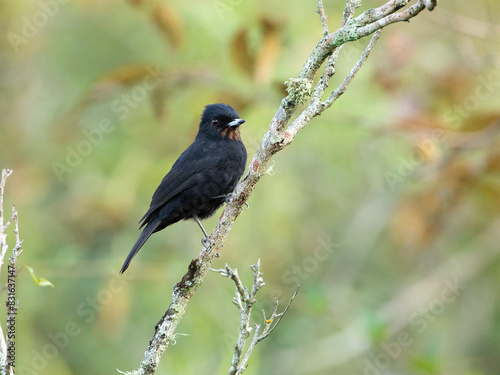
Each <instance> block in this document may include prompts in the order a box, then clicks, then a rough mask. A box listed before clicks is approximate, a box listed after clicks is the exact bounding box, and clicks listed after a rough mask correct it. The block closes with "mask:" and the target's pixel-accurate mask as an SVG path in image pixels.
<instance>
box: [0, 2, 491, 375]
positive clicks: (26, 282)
mask: <svg viewBox="0 0 500 375" xmlns="http://www.w3.org/2000/svg"><path fill="white" fill-rule="evenodd" d="M364 3H365V4H364V7H363V8H362V10H363V9H367V8H369V7H374V6H378V5H380V4H381V3H382V2H376V1H365V2H364ZM343 5H344V4H343V3H342V2H340V1H337V2H333V1H326V2H325V7H326V10H327V13H328V15H329V23H330V29H331V31H333V30H334V29H335V27H336V25H338V24H339V20H340V18H341V15H342V11H343ZM315 9H316V4H315V2H312V1H311V2H290V3H288V4H286V6H285V5H284V3H277V2H274V3H273V2H263V1H258V2H247V1H225V0H217V1H214V0H210V1H202V2H197V3H196V4H195V3H192V2H182V1H173V2H162V1H159V0H158V1H153V0H151V1H146V0H134V1H132V0H131V1H129V2H126V1H114V0H112V1H98V0H86V1H82V0H74V1H70V2H67V1H61V2H59V1H56V0H53V1H50V0H45V1H40V2H32V1H25V0H22V1H21V0H20V1H15V2H14V1H9V2H7V1H3V2H0V35H1V38H0V66H1V69H0V114H1V115H0V166H1V167H2V168H11V169H14V174H13V175H12V176H11V177H10V179H9V180H8V184H7V191H6V206H7V207H9V206H10V204H12V203H15V204H16V208H17V209H18V211H19V217H20V219H19V220H20V230H21V237H22V238H23V239H24V243H23V245H24V252H23V253H22V255H21V257H20V260H19V263H20V264H19V265H20V266H22V265H23V264H27V265H30V266H32V267H33V268H34V270H35V272H36V274H37V276H39V277H44V278H47V279H48V280H50V281H51V282H52V283H54V285H55V287H54V288H40V287H38V286H36V285H35V284H34V283H33V281H32V280H31V277H30V275H29V273H28V272H26V271H23V272H21V273H20V275H19V276H18V279H17V294H18V298H19V300H20V304H19V313H18V316H17V340H16V343H17V362H16V368H17V372H16V374H23V373H24V374H51V375H68V374H72V375H80V374H111V373H116V368H118V369H120V370H130V369H134V368H137V366H138V364H139V362H140V361H141V359H142V355H143V352H144V350H145V348H146V346H147V344H148V342H149V339H150V338H151V336H152V334H153V330H154V326H155V324H156V322H157V321H158V320H159V319H160V317H161V316H162V314H163V313H164V311H165V310H166V308H167V306H168V304H169V302H170V295H171V291H172V285H173V284H174V283H175V282H177V281H178V280H179V279H180V277H181V276H182V275H183V274H184V272H185V271H186V268H187V265H188V263H189V261H190V260H191V259H192V258H193V257H195V256H196V254H197V253H198V251H199V250H200V247H201V245H200V238H201V235H200V231H199V229H198V228H197V225H196V224H194V223H193V222H183V223H179V224H176V225H175V226H173V227H171V228H168V229H166V230H165V231H163V232H161V233H159V234H156V235H155V236H153V237H152V238H151V239H150V241H149V242H148V243H147V245H146V246H145V247H144V248H143V250H142V251H141V252H140V254H139V255H138V257H137V258H136V259H134V262H133V263H132V266H131V268H130V269H129V270H128V271H127V272H126V274H125V275H124V276H118V274H117V271H118V270H119V269H120V266H121V264H122V262H123V260H124V258H125V256H126V254H127V253H128V251H129V249H130V247H131V246H132V244H133V243H134V241H135V240H136V238H137V236H138V234H139V232H138V231H137V226H136V223H137V221H138V220H139V219H140V218H141V216H142V215H143V213H144V212H145V210H146V208H147V207H148V204H149V202H150V198H151V195H152V193H153V191H154V189H155V188H156V186H157V184H158V183H159V181H160V180H161V178H162V177H163V176H164V174H165V173H166V172H167V171H168V170H169V168H170V166H171V165H172V163H173V162H174V161H175V159H176V157H177V156H178V155H179V154H180V152H182V151H183V150H184V149H185V148H186V147H187V146H188V145H189V144H190V142H191V141H192V140H193V138H194V136H195V134H196V131H197V124H198V121H199V116H200V114H201V112H202V110H203V106H204V105H205V104H209V103H215V102H225V103H228V104H231V105H233V106H234V107H235V108H236V109H237V110H238V111H239V113H240V116H241V117H242V118H244V119H246V120H247V122H246V123H245V125H244V126H243V127H242V136H243V139H244V141H245V143H246V145H247V149H248V151H249V155H250V156H251V155H253V152H254V151H255V150H256V148H257V146H258V144H259V141H260V139H261V137H262V135H263V133H264V132H265V130H266V129H267V127H268V125H269V122H270V119H271V118H272V116H273V114H274V112H275V111H276V109H277V108H278V105H279V103H280V100H281V98H282V97H283V95H284V90H283V82H284V81H285V80H287V79H288V78H290V77H295V76H297V74H298V73H299V71H300V68H301V67H302V64H303V63H304V61H305V59H306V57H307V56H308V54H309V53H310V51H311V50H312V48H313V47H314V45H315V44H316V42H317V41H318V39H319V38H320V37H321V27H320V23H319V17H318V15H317V14H316V13H315ZM499 13H500V4H499V3H498V2H497V1H494V0H481V1H477V2H446V1H441V2H440V5H439V6H438V8H436V10H435V11H434V12H432V13H429V12H424V13H423V14H421V15H419V16H418V17H416V18H415V19H413V20H412V22H411V23H410V24H397V25H393V26H390V27H388V28H387V29H386V30H385V31H384V32H383V33H382V36H381V40H380V42H379V44H378V45H377V46H376V48H375V50H374V51H373V53H372V55H371V56H370V59H369V60H368V62H367V64H366V66H365V67H364V68H363V69H362V71H361V72H360V74H359V75H358V77H356V79H355V80H354V82H353V83H352V85H351V86H350V87H349V89H348V91H347V93H346V94H345V95H344V96H343V97H342V98H341V99H340V100H339V101H338V102H337V103H336V104H335V105H334V107H333V108H331V109H330V110H328V111H327V112H325V113H324V114H323V115H322V116H321V117H319V118H315V119H314V120H313V121H312V122H311V124H310V126H309V127H307V128H306V129H305V130H304V131H303V132H302V133H300V134H299V136H298V137H297V138H296V140H295V141H294V143H293V144H292V145H291V146H290V147H288V148H286V149H285V150H284V151H283V152H280V153H279V154H278V155H276V157H275V158H274V164H273V169H272V171H271V170H270V171H269V175H266V176H265V177H264V178H263V179H262V180H261V182H260V183H259V184H258V186H257V188H256V190H255V191H254V193H253V194H252V196H251V198H250V200H249V204H250V209H248V210H245V211H244V212H243V214H242V215H241V216H240V217H239V218H238V220H237V222H236V224H235V226H234V229H233V231H232V232H231V234H230V236H229V238H228V241H227V243H226V246H225V248H224V249H223V251H222V252H221V257H220V259H218V260H217V261H216V263H215V264H214V267H217V268H219V267H223V265H224V263H225V262H227V263H229V264H230V265H231V266H233V267H237V268H238V269H239V272H240V275H242V276H243V278H244V280H245V281H246V282H247V283H250V280H251V271H250V269H249V266H250V265H251V264H254V263H255V262H256V260H257V259H258V258H260V259H261V262H262V270H263V272H264V278H265V281H266V287H265V288H264V289H263V290H262V291H261V294H260V301H259V305H258V306H257V307H258V308H256V309H255V310H256V311H255V317H254V321H255V322H256V323H260V322H261V321H262V318H261V313H260V310H261V309H265V310H266V311H267V312H269V311H270V309H271V306H272V303H273V299H274V298H275V297H278V298H279V299H280V302H281V303H282V304H283V305H285V304H286V302H287V300H288V298H289V297H290V296H291V295H292V293H293V291H294V288H295V286H296V284H298V283H299V282H300V284H301V292H300V294H299V295H298V297H297V299H296V300H295V301H294V303H293V305H292V307H291V310H290V311H289V313H288V314H287V316H286V317H285V319H284V320H283V321H282V323H281V324H280V326H279V327H278V329H277V330H276V331H275V332H274V333H273V335H272V336H270V337H269V338H268V339H267V340H266V341H264V342H262V343H261V344H260V345H259V346H258V348H257V350H256V351H255V352H254V354H253V355H252V358H251V360H250V366H249V368H248V369H247V371H246V372H245V373H246V374H248V375H252V374H297V375H298V374H307V375H319V374H361V373H363V374H382V373H384V374H385V373H389V372H391V373H396V374H403V373H404V374H418V375H420V374H422V375H423V374H450V373H452V374H470V375H473V374H474V375H481V374H497V373H498V368H499V367H500V362H499V357H498V352H499V351H500V340H499V338H500V332H499V330H500V320H499V315H500V310H499V304H500V303H499V300H498V283H499V281H500V280H499V277H498V275H499V274H500V273H499V261H498V259H499V258H498V254H499V251H498V250H499V245H498V243H499V239H500V238H499V237H500V226H499V221H498V220H499V208H500V199H499V193H500V174H499V168H500V151H499V150H500V148H499V144H500V140H499V137H498V129H499V118H500V111H499V109H498V103H499V99H500V94H499V93H500V90H499V88H500V74H499V68H500V55H499V53H498V51H499V47H500V43H499V41H500V31H499V26H498V17H497V15H498V14H499ZM30 24H31V26H30ZM37 25H38V26H37ZM367 42H368V40H362V41H358V42H356V43H352V44H350V45H347V46H345V49H344V54H343V55H342V57H341V59H340V61H339V65H338V69H337V74H336V77H335V78H334V83H337V84H338V83H339V82H340V81H341V80H342V79H343V77H344V75H345V73H346V72H348V71H349V70H350V68H351V66H352V64H353V63H354V62H355V61H356V60H357V57H358V56H359V54H360V52H361V51H362V49H363V48H364V46H365V45H366V43H367ZM151 70H153V71H156V70H158V71H159V72H160V73H158V74H159V76H160V77H162V81H161V82H162V83H161V84H158V85H155V87H154V89H147V90H146V89H144V87H145V86H144V81H143V80H144V79H145V78H146V77H148V75H150V72H151ZM334 83H332V85H331V88H332V89H333V88H334ZM143 94H144V95H143ZM127 98H128V99H127ZM130 98H131V99H130ZM103 121H104V125H103ZM99 126H106V127H105V131H104V130H103V129H104V128H102V127H101V128H99ZM99 129H100V130H99ZM86 134H92V135H93V137H94V138H93V139H94V144H91V146H90V148H89V147H88V145H89V144H90V143H89V141H88V138H87V136H86ZM86 146H87V148H86ZM75 152H76V154H79V156H75ZM70 155H73V156H70ZM68 158H69V159H68ZM68 161H69V163H70V164H71V165H68ZM57 163H60V164H57ZM63 164H64V165H66V169H64V170H63V169H60V168H61V165H63ZM56 169H58V172H56ZM70 170H71V171H70ZM218 216H219V214H217V215H215V216H214V217H213V218H211V219H209V220H207V222H206V224H205V227H206V228H207V230H211V229H213V228H214V227H215V224H216V221H217V218H218ZM12 239H13V235H10V236H9V240H12ZM325 249H326V250H325ZM3 277H5V272H4V274H3ZM3 281H4V280H2V282H3ZM450 285H453V287H450ZM456 285H459V286H460V289H456ZM233 294H234V288H233V285H232V283H231V282H230V281H228V280H225V279H223V278H221V277H220V276H219V275H217V274H215V273H214V274H211V275H209V276H208V277H207V279H206V281H205V283H204V284H203V286H202V287H201V288H200V289H199V292H198V293H197V294H196V296H195V298H194V299H193V300H192V303H191V305H190V307H189V310H188V312H187V314H186V317H185V318H184V320H183V321H182V323H181V325H180V326H179V329H178V332H179V333H184V334H188V336H179V337H178V338H177V343H176V344H175V345H171V346H170V347H169V349H168V351H167V353H166V355H165V356H164V358H163V360H162V362H161V364H160V368H159V370H158V374H184V375H189V374H225V373H227V370H228V368H229V364H230V360H231V356H232V346H233V345H234V341H235V338H236V335H237V330H238V322H239V316H238V313H237V310H236V308H235V307H234V306H233V305H232V303H231V298H232V297H233ZM453 297H455V298H453ZM3 298H4V297H3V296H0V299H3ZM0 311H2V315H1V318H0V319H1V321H2V324H4V323H5V315H4V312H5V306H4V305H3V304H2V306H1V308H0ZM401 335H402V336H401ZM398 348H399V349H398Z"/></svg>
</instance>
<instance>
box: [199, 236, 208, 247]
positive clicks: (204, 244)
mask: <svg viewBox="0 0 500 375" xmlns="http://www.w3.org/2000/svg"><path fill="white" fill-rule="evenodd" d="M201 244H202V245H203V247H207V245H208V237H205V238H202V239H201Z"/></svg>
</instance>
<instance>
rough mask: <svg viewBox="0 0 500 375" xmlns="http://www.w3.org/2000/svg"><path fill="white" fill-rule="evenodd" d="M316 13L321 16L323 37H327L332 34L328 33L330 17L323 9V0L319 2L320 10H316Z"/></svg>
mask: <svg viewBox="0 0 500 375" xmlns="http://www.w3.org/2000/svg"><path fill="white" fill-rule="evenodd" d="M316 13H318V14H319V17H320V19H321V28H322V29H323V36H327V35H328V34H330V33H329V32H328V17H327V16H326V14H325V8H324V7H323V0H318V9H317V10H316Z"/></svg>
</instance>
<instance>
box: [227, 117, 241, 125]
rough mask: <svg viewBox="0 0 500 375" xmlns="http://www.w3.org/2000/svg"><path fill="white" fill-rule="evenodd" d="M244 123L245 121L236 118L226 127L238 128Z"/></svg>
mask: <svg viewBox="0 0 500 375" xmlns="http://www.w3.org/2000/svg"><path fill="white" fill-rule="evenodd" d="M244 122H245V120H243V119H241V118H237V119H235V120H233V121H231V122H230V123H229V124H227V126H231V127H233V126H240V125H241V124H243V123H244Z"/></svg>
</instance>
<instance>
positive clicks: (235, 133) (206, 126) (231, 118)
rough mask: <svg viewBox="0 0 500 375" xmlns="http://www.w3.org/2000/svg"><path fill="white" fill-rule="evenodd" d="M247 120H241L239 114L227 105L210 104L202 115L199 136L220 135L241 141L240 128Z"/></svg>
mask: <svg viewBox="0 0 500 375" xmlns="http://www.w3.org/2000/svg"><path fill="white" fill-rule="evenodd" d="M244 122H245V120H242V119H240V116H239V115H238V112H236V111H235V110H234V108H233V107H231V106H230V105H227V104H209V105H207V106H206V107H205V110H204V111H203V114H202V115H201V122H200V130H199V133H198V134H203V135H218V136H222V137H223V138H228V139H231V140H237V141H241V137H240V131H239V129H238V128H239V126H240V125H241V124H243V123H244Z"/></svg>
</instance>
